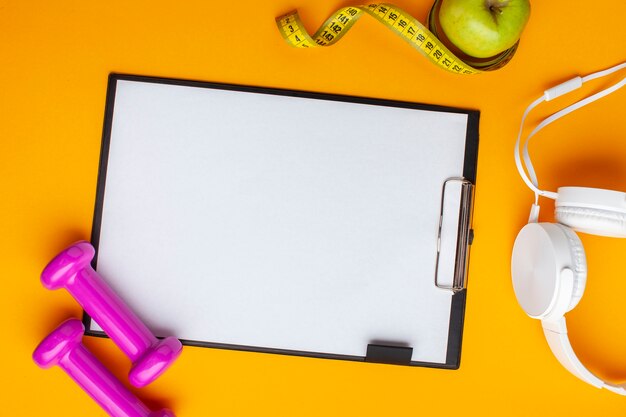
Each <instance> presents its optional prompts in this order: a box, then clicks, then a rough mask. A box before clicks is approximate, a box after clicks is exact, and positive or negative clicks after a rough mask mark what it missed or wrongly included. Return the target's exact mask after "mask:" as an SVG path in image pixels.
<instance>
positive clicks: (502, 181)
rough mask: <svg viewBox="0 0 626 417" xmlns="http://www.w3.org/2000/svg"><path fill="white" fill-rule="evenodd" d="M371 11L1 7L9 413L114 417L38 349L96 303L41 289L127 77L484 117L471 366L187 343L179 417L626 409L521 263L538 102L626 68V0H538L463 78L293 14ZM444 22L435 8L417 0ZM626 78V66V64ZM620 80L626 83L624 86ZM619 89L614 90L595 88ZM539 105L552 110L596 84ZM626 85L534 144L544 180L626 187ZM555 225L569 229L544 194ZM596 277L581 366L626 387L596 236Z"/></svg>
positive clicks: (607, 271)
mask: <svg viewBox="0 0 626 417" xmlns="http://www.w3.org/2000/svg"><path fill="white" fill-rule="evenodd" d="M350 4H355V3H353V2H347V1H341V0H334V1H316V2H304V1H300V0H297V1H293V0H291V1H288V0H274V1H269V2H261V1H256V2H253V1H250V0H237V1H232V2H222V3H221V4H219V3H218V2H208V1H197V0H193V1H192V0H190V1H185V2H171V1H170V2H165V1H160V0H151V1H145V0H140V1H134V2H125V1H119V0H112V1H108V2H99V1H78V0H59V1H53V2H48V1H24V0H0V190H1V197H0V236H1V237H0V266H1V268H2V271H1V272H0V276H1V277H2V284H3V285H2V287H3V288H2V294H3V296H2V299H3V301H2V303H0V317H2V319H1V320H2V331H3V332H4V334H5V336H4V337H3V338H2V341H1V342H0V343H1V346H2V347H1V348H0V357H1V359H0V360H1V361H2V366H1V372H0V374H1V375H2V376H1V377H0V392H1V395H0V398H2V406H1V408H2V409H3V410H4V411H3V412H2V414H3V415H7V416H35V415H41V414H44V413H45V414H46V415H48V416H95V415H104V413H103V412H102V411H101V410H99V408H98V407H97V406H96V405H95V403H93V402H92V401H91V399H89V398H88V397H87V395H85V394H84V393H83V392H81V391H80V389H79V388H78V387H77V386H76V385H75V384H74V383H73V382H72V381H71V380H70V379H69V378H68V377H67V376H66V375H65V374H64V373H63V372H62V371H60V370H59V369H58V368H55V369H52V370H47V371H43V370H40V369H38V368H37V367H36V366H35V365H34V363H33V362H32V360H31V358H30V355H31V353H32V350H33V349H34V347H35V346H36V345H37V343H38V342H39V340H40V339H41V338H43V337H44V336H45V335H46V334H48V332H49V331H51V330H52V329H53V328H54V327H55V326H56V325H57V324H58V323H59V322H61V321H62V320H63V319H65V318H67V317H70V316H75V317H78V316H80V314H81V310H80V308H79V307H78V305H77V304H76V303H75V302H74V301H73V300H72V299H71V297H70V296H69V295H68V294H67V293H66V292H64V291H58V292H49V291H47V290H45V289H44V288H43V287H42V286H41V284H40V282H39V273H40V271H41V269H42V268H43V266H44V265H45V264H46V262H47V261H48V260H49V259H50V258H51V257H52V256H54V255H55V254H56V253H57V252H58V251H60V250H61V249H62V248H63V247H65V246H66V245H68V244H70V243H71V242H73V241H75V240H77V239H81V238H89V236H90V230H91V221H92V212H93V205H94V198H95V189H96V176H97V166H98V157H99V152H100V138H101V130H102V120H103V113H104V103H105V91H106V82H107V74H109V72H113V71H114V72H123V73H132V74H142V75H154V76H166V77H178V78H186V79H198V80H207V81H217V82H228V83H238V84H249V85H258V86H268V87H282V88H293V89H301V90H311V91H320V92H329V93H341V94H350V95H359V96H368V97H378V98H388V99H398V100H408V101H416V102H425V103H432V104H442V105H452V106H459V107H466V108H474V109H479V110H480V111H481V123H480V150H479V163H478V180H477V185H478V188H477V196H476V208H475V217H474V227H475V230H476V239H475V243H474V246H473V248H472V259H471V267H470V282H469V292H468V294H469V296H468V304H467V312H466V322H465V334H464V340H463V354H462V361H461V368H460V370H458V371H445V370H437V369H425V368H411V367H397V366H385V365H371V364H362V363H353V362H345V361H330V360H321V359H310V358H297V357H290V356H280V355H266V354H257V353H242V352H234V351H223V350H210V349H203V348H191V347H187V348H185V352H184V354H183V355H182V357H181V358H180V360H179V361H178V362H177V364H176V365H175V366H174V367H173V368H172V369H171V370H169V371H168V372H167V373H166V374H164V376H163V377H162V378H160V379H159V380H158V381H157V382H156V383H155V384H153V385H151V386H150V387H148V388H144V389H141V390H134V392H136V393H137V394H138V395H139V396H140V397H141V398H142V399H143V400H144V401H145V402H146V403H147V404H149V406H151V407H153V408H156V407H162V406H167V407H170V408H172V409H173V410H174V411H175V412H176V413H177V415H178V416H193V417H196V416H204V415H207V416H239V415H241V416H243V415H249V416H258V415H268V416H269V415H271V416H315V417H319V416H380V415H394V414H398V415H413V414H414V415H418V414H419V415H432V414H433V413H437V415H450V416H456V415H478V414H480V415H495V414H496V413H498V414H504V415H508V416H517V415H519V416H527V415H550V414H553V415H618V414H620V415H621V414H623V413H624V412H626V399H625V398H622V397H619V396H617V395H615V394H612V393H610V392H607V391H604V390H596V389H594V388H592V387H591V386H588V385H586V384H584V383H582V382H581V381H579V380H577V379H576V378H575V377H573V376H572V375H570V374H569V373H568V372H567V371H565V370H564V369H563V368H562V367H561V366H560V365H559V364H558V363H557V361H556V359H555V358H554V357H553V356H552V354H551V353H550V351H549V349H548V347H547V344H546V342H545V340H544V339H543V335H542V331H541V326H540V324H539V322H536V321H533V320H530V319H529V318H527V317H526V316H525V314H524V313H523V312H522V311H521V309H520V308H519V307H518V306H517V304H516V300H515V298H514V294H513V290H512V286H511V279H510V273H509V267H510V253H511V247H512V244H513V240H514V238H515V235H516V233H517V231H518V230H519V229H520V228H521V227H522V225H523V224H524V222H525V219H526V218H527V216H528V209H529V206H530V203H531V201H532V194H531V193H530V191H529V190H527V189H526V188H525V186H524V185H523V183H522V181H521V180H520V178H519V176H518V174H517V171H516V169H515V166H514V163H513V144H514V140H515V135H516V130H517V127H518V123H519V120H520V117H521V114H522V111H523V110H524V108H525V107H526V106H527V105H528V104H529V103H530V101H532V100H533V99H535V98H536V97H538V96H539V95H540V94H541V92H542V91H543V90H544V89H545V88H546V87H548V86H551V85H552V84H554V83H556V82H559V81H563V80H565V79H568V78H570V77H571V76H573V75H575V74H585V73H588V72H592V71H594V70H599V69H602V68H605V67H608V66H610V65H613V64H615V63H617V62H620V61H623V60H624V59H626V47H625V44H624V38H625V35H626V29H624V28H625V27H626V26H624V18H625V17H626V3H625V2H624V1H623V0H606V1H603V2H583V1H578V2H573V1H571V0H551V1H534V2H533V3H532V7H533V10H532V17H531V20H530V22H529V24H528V27H527V29H526V31H525V33H524V35H523V38H522V43H521V45H520V48H519V51H518V53H517V55H516V56H515V58H514V59H513V61H512V62H511V63H510V64H509V65H508V66H507V67H505V68H504V69H501V70H499V71H496V72H494V73H491V74H485V75H477V76H470V77H463V76H458V75H454V74H448V73H446V72H444V71H442V70H440V69H438V68H436V67H435V66H434V65H432V64H431V63H429V62H428V61H427V60H426V59H424V58H423V57H422V56H420V55H419V54H418V53H416V52H415V51H414V50H412V49H411V48H410V47H409V46H408V45H407V44H406V43H405V42H402V41H401V40H400V39H399V38H398V37H397V36H396V35H394V34H392V33H391V32H390V31H389V30H387V29H385V28H384V27H383V26H382V25H380V24H379V23H377V22H376V21H374V20H373V19H371V18H369V17H363V18H362V19H361V20H360V21H359V22H358V24H357V25H355V27H354V28H353V30H352V31H351V33H349V34H348V35H347V36H346V37H345V38H344V39H343V40H342V41H341V42H339V43H338V44H337V45H336V46H333V47H331V48H319V49H315V50H297V49H293V48H290V47H288V46H287V45H286V44H285V43H284V41H283V40H282V39H281V38H280V36H279V34H278V32H277V29H276V27H275V24H274V18H275V17H276V16H278V15H280V14H283V13H286V12H288V11H290V10H292V9H294V8H298V9H299V11H300V14H301V17H302V19H303V21H304V23H305V25H306V26H307V27H308V29H309V30H311V31H313V30H314V29H316V28H317V26H318V25H319V24H321V23H322V22H323V21H324V20H325V19H326V17H328V15H329V14H330V13H331V12H333V11H334V10H335V9H336V8H338V7H340V6H346V5H350ZM395 4H396V5H398V6H399V7H401V8H403V9H405V10H407V11H408V12H410V13H412V14H413V15H414V16H415V17H417V18H418V19H420V20H421V21H425V17H426V14H427V13H428V9H429V7H430V5H431V3H430V2H429V1H422V2H411V1H408V0H397V1H396V2H395ZM621 75H622V76H623V75H624V74H623V73H622V74H621ZM612 79H613V81H615V80H616V79H617V78H616V77H613V78H612ZM609 82H610V80H609V81H597V82H595V83H594V84H593V85H592V86H591V87H590V88H588V89H587V90H586V92H587V93H589V92H591V91H595V90H596V89H598V88H599V87H600V86H603V85H607V84H608V83H609ZM572 96H573V97H570V98H563V99H560V100H558V101H557V103H551V105H549V106H544V108H542V109H541V110H540V111H538V112H537V113H536V116H537V117H534V118H533V120H537V118H538V117H539V116H540V115H546V114H548V113H549V112H550V111H551V110H554V109H556V108H557V107H558V106H562V105H564V104H565V103H566V102H570V101H571V100H574V99H575V98H576V97H580V96H581V95H580V94H578V93H575V94H572ZM625 108H626V91H621V92H619V93H616V94H614V95H612V96H610V97H608V98H606V99H603V100H602V101H600V102H598V103H595V104H594V105H592V106H590V107H587V108H585V109H584V110H581V111H579V112H577V113H576V114H575V115H572V116H568V118H567V119H565V120H563V121H560V122H559V123H558V124H555V125H553V126H551V127H549V128H548V129H546V130H545V133H542V134H541V135H540V136H538V137H536V138H535V139H534V141H535V142H534V144H533V145H532V146H531V150H532V152H533V156H534V157H535V161H536V167H537V170H538V173H539V175H540V180H541V181H542V184H543V186H544V187H546V188H548V189H555V188H556V187H558V186H559V185H581V186H595V187H604V188H613V189H618V190H622V191H626V164H625V162H626V140H624V139H626V123H625V122H624V109H625ZM542 218H543V219H544V220H547V221H550V220H552V218H553V216H552V213H551V206H550V204H548V203H545V202H544V207H543V211H542ZM582 239H583V243H584V245H585V248H586V251H587V255H588V260H589V280H588V284H587V291H586V294H585V297H584V298H583V300H582V302H581V303H580V305H579V306H578V307H577V309H576V310H575V311H573V312H572V313H570V314H569V315H568V323H569V327H570V333H571V339H572V344H573V346H574V349H575V350H576V352H577V353H578V354H579V356H580V358H581V360H582V361H583V362H584V363H586V364H587V365H588V366H589V367H590V368H591V369H592V370H593V371H595V372H597V373H598V374H599V375H600V376H602V377H605V378H614V379H616V380H626V355H624V352H625V351H626V331H625V329H626V323H625V322H624V317H625V315H624V312H625V307H624V305H625V303H624V297H625V296H624V291H623V289H624V278H623V277H624V272H623V271H622V270H621V269H620V267H621V266H622V265H623V259H624V255H623V253H624V252H625V251H626V241H624V240H611V239H607V238H597V237H592V236H583V237H582ZM85 343H86V344H87V345H88V347H89V348H90V349H92V350H93V351H94V353H95V354H96V355H97V356H98V357H100V358H101V359H102V360H103V361H104V363H105V364H106V365H107V366H108V367H110V368H111V369H112V370H113V372H114V373H115V374H116V375H117V376H118V377H119V378H121V379H122V381H124V383H126V384H127V381H128V379H127V377H126V372H127V371H128V369H129V363H128V360H127V359H126V357H124V356H123V354H122V353H121V352H120V351H119V350H118V349H117V348H116V347H115V346H114V345H113V344H112V343H111V341H110V340H108V339H95V338H87V339H86V340H85Z"/></svg>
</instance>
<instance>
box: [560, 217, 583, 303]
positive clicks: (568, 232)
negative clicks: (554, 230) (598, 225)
mask: <svg viewBox="0 0 626 417" xmlns="http://www.w3.org/2000/svg"><path fill="white" fill-rule="evenodd" d="M557 226H558V227H559V228H560V229H561V230H562V231H563V233H565V236H566V237H567V243H568V247H569V251H570V255H571V258H572V262H573V265H572V271H573V272H574V290H573V292H572V299H571V300H570V303H569V307H568V308H567V311H571V310H572V309H573V308H574V307H576V305H577V304H578V302H579V301H580V299H581V298H582V296H583V293H584V292H585V285H586V284H587V258H586V256H585V249H584V248H583V243H582V242H581V241H580V238H579V237H578V235H577V234H576V233H575V232H574V231H573V230H572V229H570V228H569V227H567V226H564V225H562V224H557Z"/></svg>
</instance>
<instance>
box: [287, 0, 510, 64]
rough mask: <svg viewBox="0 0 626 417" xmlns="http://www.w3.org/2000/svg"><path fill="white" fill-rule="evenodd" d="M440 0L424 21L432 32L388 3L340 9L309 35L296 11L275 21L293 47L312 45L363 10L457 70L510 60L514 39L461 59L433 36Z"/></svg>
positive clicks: (330, 40) (324, 41) (338, 34)
mask: <svg viewBox="0 0 626 417" xmlns="http://www.w3.org/2000/svg"><path fill="white" fill-rule="evenodd" d="M439 1H440V0H436V1H435V3H434V4H433V7H432V8H431V10H430V14H429V16H428V22H427V24H428V23H432V24H429V26H430V27H431V29H432V30H433V31H432V32H431V31H430V30H428V29H427V28H426V27H425V26H424V25H422V24H421V23H420V22H419V21H418V20H417V19H415V18H414V17H413V16H411V15H410V14H408V13H407V12H405V11H404V10H402V9H400V8H399V7H396V6H394V5H391V4H387V3H380V4H370V5H367V6H350V7H344V8H342V9H339V10H337V11H336V12H335V13H334V14H333V15H332V16H331V17H329V18H328V19H327V20H326V22H324V24H323V25H322V26H321V27H320V28H319V29H318V30H317V32H315V34H314V35H313V36H311V35H309V33H308V32H307V31H306V29H305V28H304V25H303V24H302V21H301V20H300V17H299V16H298V12H297V11H293V12H291V13H288V14H286V15H284V16H280V17H278V18H276V24H277V25H278V28H279V30H280V33H281V35H282V36H283V38H284V39H285V40H286V41H287V43H288V44H289V45H291V46H293V47H296V48H314V47H319V46H330V45H333V44H334V43H336V42H337V41H338V40H339V39H341V38H342V37H343V35H345V33H346V32H347V31H348V30H349V29H350V28H351V27H352V25H354V24H355V23H356V21H357V20H359V18H360V17H361V16H362V15H363V14H364V13H365V14H368V15H370V16H372V17H373V18H374V19H376V20H377V21H379V22H380V23H382V24H384V25H385V26H386V27H387V28H389V29H391V30H392V31H393V32H394V33H396V34H397V35H399V36H400V37H401V38H402V39H404V40H405V41H406V42H408V43H409V45H411V46H412V47H413V48H415V49H417V50H418V51H419V52H421V53H422V55H424V56H425V57H426V58H428V59H429V60H430V61H431V62H433V63H434V64H436V65H437V66H439V67H440V68H442V69H445V70H448V71H451V72H453V73H456V74H479V73H481V72H484V71H493V70H495V69H498V68H501V67H502V66H504V65H506V63H507V62H509V61H510V60H511V58H512V57H513V55H514V54H515V51H516V50H517V43H516V44H515V45H514V46H513V47H512V48H510V49H507V50H506V51H504V52H502V53H500V54H498V55H496V56H495V57H493V58H488V59H473V58H471V57H466V58H464V59H461V58H459V57H457V56H456V55H455V54H453V53H452V52H451V51H450V50H449V49H448V48H446V47H445V46H444V45H443V43H442V42H441V41H440V40H439V39H438V38H437V36H436V32H437V27H436V25H435V24H434V22H435V13H438V10H439ZM433 32H434V33H433Z"/></svg>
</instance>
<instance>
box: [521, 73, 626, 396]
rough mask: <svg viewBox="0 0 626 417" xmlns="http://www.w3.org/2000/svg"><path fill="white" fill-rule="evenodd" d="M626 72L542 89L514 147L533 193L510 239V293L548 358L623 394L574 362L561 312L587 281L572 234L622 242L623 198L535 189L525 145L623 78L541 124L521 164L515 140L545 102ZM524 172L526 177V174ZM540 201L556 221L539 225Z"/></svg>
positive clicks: (625, 232) (625, 229) (624, 389)
mask: <svg viewBox="0 0 626 417" xmlns="http://www.w3.org/2000/svg"><path fill="white" fill-rule="evenodd" d="M623 68H626V62H625V63H622V64H619V65H616V66H614V67H612V68H609V69H607V70H604V71H600V72H596V73H593V74H590V75H587V76H585V77H582V78H581V77H576V78H573V79H571V80H569V81H566V82H564V83H562V84H559V85H557V86H556V87H552V88H550V89H548V90H546V91H545V92H544V94H543V96H541V97H540V98H538V99H537V100H535V101H534V102H533V103H532V104H531V105H530V106H528V108H527V109H526V111H525V112H524V116H523V117H522V122H521V125H520V129H519V134H518V136H517V142H516V143H515V163H516V165H517V169H518V171H519V173H520V175H521V176H522V179H523V180H524V182H525V183H526V185H527V186H528V187H529V188H530V189H531V190H532V191H533V192H534V193H535V202H534V204H533V205H532V208H531V211H530V218H529V220H528V224H527V225H526V226H524V227H523V228H522V230H521V231H520V232H519V234H518V235H517V238H516V239H515V245H514V246H513V256H512V260H511V274H512V276H513V289H514V290H515V295H516V297H517V301H518V302H519V303H520V305H521V306H522V309H524V311H525V312H526V314H528V315H529V316H530V317H532V318H535V319H540V320H541V324H542V326H543V332H544V334H545V336H546V339H547V340H548V345H550V349H552V353H554V355H555V356H556V357H557V359H558V360H559V362H561V364H562V365H563V366H564V367H565V368H566V369H568V370H569V371H570V372H571V373H572V374H574V375H575V376H577V377H578V378H580V379H582V380H583V381H585V382H587V383H589V384H591V385H593V386H594V387H597V388H606V389H608V390H610V391H613V392H615V393H617V394H621V395H626V383H625V384H622V385H617V384H612V383H609V382H605V381H603V380H601V379H600V378H598V377H597V376H595V375H594V374H592V373H591V372H590V371H589V370H588V369H587V368H585V366H584V365H583V364H582V363H581V362H580V360H578V358H577V357H576V354H575V353H574V350H573V349H572V345H571V344H570V341H569V339H568V336H567V326H566V323H565V317H564V316H565V313H567V312H568V311H570V310H572V309H573V308H574V307H576V305H577V304H578V302H579V301H580V299H581V297H582V295H583V291H584V290H585V282H586V280H587V261H586V258H585V251H584V249H583V246H582V243H581V241H580V239H579V238H578V236H577V235H576V233H575V232H574V231H579V232H583V233H590V234H594V235H600V236H610V237H626V193H622V192H619V191H611V190H602V189H598V188H585V187H560V188H559V189H558V190H557V192H556V193H555V192H551V191H544V190H541V189H539V185H538V182H537V175H536V174H535V170H534V168H533V165H532V162H531V161H530V155H529V153H528V141H529V140H530V138H532V137H533V136H534V135H535V134H536V133H537V132H539V131H540V130H541V129H543V128H544V127H546V126H547V125H549V124H550V123H552V122H554V121H556V120H557V119H559V118H561V117H563V116H565V115H567V114H569V113H571V112H573V111H574V110H577V109H579V108H581V107H583V106H585V105H587V104H589V103H591V102H593V101H596V100H598V99H600V98H602V97H604V96H606V95H608V94H610V93H612V92H614V91H616V90H618V89H619V88H621V87H623V86H624V85H626V78H623V79H622V80H621V81H619V82H618V83H616V84H614V85H612V86H611V87H609V88H607V89H605V90H602V91H600V92H599V93H596V94H593V95H591V96H589V97H587V98H585V99H582V100H580V101H578V102H576V103H574V104H572V105H570V106H568V107H566V108H564V109H563V110H560V111H558V112H556V113H554V114H553V115H551V116H550V117H548V118H546V119H545V120H543V121H542V122H541V123H539V125H538V126H537V127H536V128H535V129H534V130H533V131H532V132H531V133H530V135H528V137H527V138H526V140H525V142H524V148H523V162H522V158H521V157H520V140H521V136H522V130H523V127H524V122H525V121H526V117H527V116H528V113H530V111H531V110H532V109H534V108H535V107H536V106H537V105H539V104H541V103H542V102H544V101H550V100H552V99H554V98H556V97H559V96H562V95H564V94H567V93H569V92H570V91H573V90H576V89H578V88H580V87H581V86H582V85H583V83H585V82H587V81H589V80H593V79H595V78H599V77H604V76H606V75H609V74H611V73H613V72H615V71H618V70H621V69H623ZM526 172H528V174H527V173H526ZM539 196H542V197H547V198H551V199H553V200H556V204H555V206H556V209H555V211H556V221H557V222H558V223H538V222H537V221H538V218H539Z"/></svg>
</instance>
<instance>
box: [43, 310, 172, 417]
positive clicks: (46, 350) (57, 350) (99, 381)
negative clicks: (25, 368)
mask: <svg viewBox="0 0 626 417" xmlns="http://www.w3.org/2000/svg"><path fill="white" fill-rule="evenodd" d="M84 331H85V328H84V327H83V324H82V323H81V322H80V320H78V319H69V320H66V321H64V322H63V323H61V325H60V326H59V327H57V328H56V330H54V331H53V332H52V333H50V335H48V337H46V338H45V339H44V340H43V341H42V342H41V343H40V344H39V346H37V349H35V352H34V353H33V360H34V361H35V363H36V364H37V365H39V366H40V367H42V368H50V367H51V366H54V365H59V367H60V368H61V369H63V370H64V371H65V372H67V374H68V375H69V376H70V377H71V378H72V379H73V380H74V381H76V383H77V384H78V385H80V387H81V388H82V389H83V390H85V392H87V393H88V394H89V395H90V396H91V398H93V399H94V400H95V401H96V402H97V403H98V404H99V405H100V407H102V408H103V409H104V410H105V411H106V412H107V413H109V415H111V416H113V417H175V415H174V413H173V412H171V411H170V410H168V409H166V408H164V409H162V410H159V411H154V412H153V411H150V409H149V408H148V407H146V406H145V404H143V403H142V402H141V401H140V400H139V399H138V398H137V397H135V396H134V395H133V393H132V392H130V391H129V390H128V389H127V388H126V387H125V386H124V385H122V383H120V381H118V380H117V378H115V376H114V375H113V374H111V372H109V370H108V369H106V368H105V367H104V365H102V363H100V361H98V359H96V357H95V356H93V354H92V353H91V352H90V351H89V350H87V348H86V347H85V346H84V345H83V344H82V338H83V333H84Z"/></svg>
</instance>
